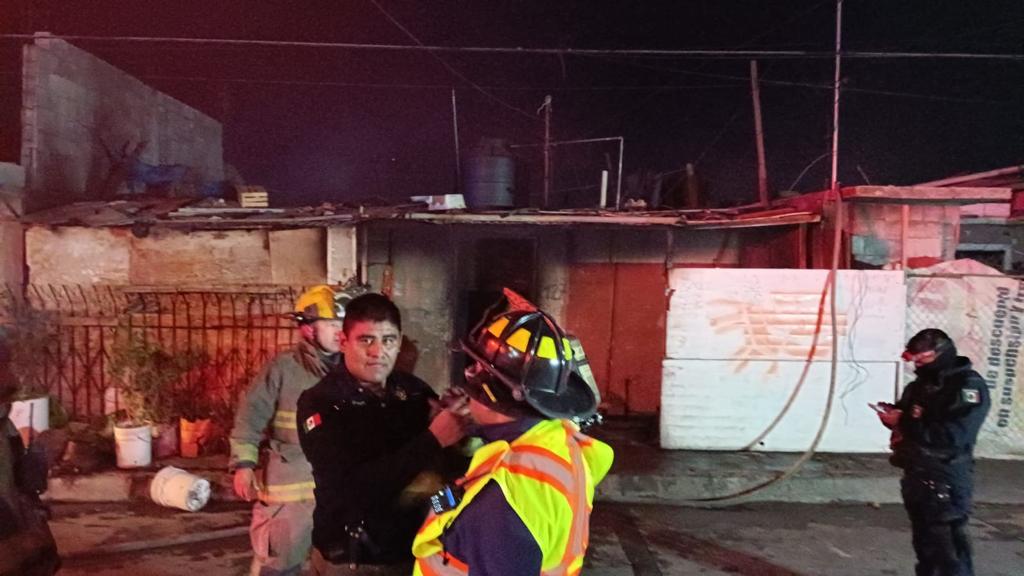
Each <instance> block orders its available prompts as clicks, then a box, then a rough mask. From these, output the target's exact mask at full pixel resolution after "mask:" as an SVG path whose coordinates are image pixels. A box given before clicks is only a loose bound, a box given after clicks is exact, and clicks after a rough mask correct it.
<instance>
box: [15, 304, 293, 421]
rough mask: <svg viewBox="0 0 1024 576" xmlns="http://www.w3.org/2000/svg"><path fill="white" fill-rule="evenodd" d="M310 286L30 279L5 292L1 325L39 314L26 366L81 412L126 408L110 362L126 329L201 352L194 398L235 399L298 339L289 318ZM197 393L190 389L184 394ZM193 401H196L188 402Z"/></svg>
mask: <svg viewBox="0 0 1024 576" xmlns="http://www.w3.org/2000/svg"><path fill="white" fill-rule="evenodd" d="M301 290H302V288H301V287H291V286H267V287H246V288H244V289H237V290H214V289H173V288H161V287H138V286H98V285H97V286H83V285H29V286H27V287H24V288H22V287H13V286H4V287H3V290H0V327H4V326H6V327H7V328H8V329H10V328H12V327H15V326H16V324H17V323H18V322H24V321H26V319H27V318H30V319H31V320H30V321H31V322H33V325H32V326H31V327H30V329H31V330H33V331H43V335H44V338H42V339H40V338H38V336H39V334H38V333H37V334H36V336H37V338H36V339H35V340H34V341H37V342H38V341H42V344H41V346H40V348H41V349H39V350H38V357H37V362H38V365H37V368H38V369H36V370H32V371H31V374H22V375H21V376H22V377H23V378H27V379H29V380H30V381H29V382H26V384H28V385H29V386H31V387H33V388H36V389H40V390H47V391H49V393H50V394H51V395H52V396H53V397H54V398H57V399H58V400H59V401H60V402H61V404H62V405H63V406H64V408H65V410H67V412H68V413H69V415H70V416H71V417H72V418H79V419H80V418H88V417H92V416H97V415H102V414H104V413H108V412H110V411H112V410H116V409H117V408H118V404H119V398H118V393H117V388H116V386H113V385H114V384H115V383H114V382H112V377H111V375H110V373H109V364H110V361H111V357H112V354H113V353H114V347H115V346H116V345H117V344H116V341H117V337H118V336H119V335H127V336H130V337H131V338H133V339H138V340H141V341H142V342H146V343H153V344H157V345H159V346H160V348H161V349H163V350H165V351H166V352H168V353H170V354H172V355H173V354H177V353H184V352H186V351H193V352H199V353H201V355H202V357H203V358H204V362H203V363H202V365H201V366H200V367H198V368H197V369H194V370H191V371H190V372H189V373H188V374H187V375H186V376H185V377H184V379H183V381H182V382H180V383H179V384H178V386H180V387H184V389H185V390H186V391H187V392H189V393H190V394H191V398H192V402H194V403H198V402H200V401H201V400H202V399H203V398H209V397H210V396H218V397H220V398H223V399H224V400H225V401H227V402H228V403H230V404H233V403H234V400H235V399H236V397H237V394H238V392H239V391H240V390H241V389H242V388H243V387H244V386H245V385H247V383H248V382H249V380H250V379H251V378H252V376H253V375H254V374H255V373H256V371H258V370H259V369H260V367H261V366H262V365H263V364H264V363H266V361H267V360H268V359H269V358H270V357H272V356H273V355H274V354H275V353H276V352H278V351H279V350H280V349H282V348H284V347H287V346H289V345H291V344H292V343H294V338H295V330H294V329H293V325H292V324H291V323H290V322H289V321H288V320H287V319H286V318H285V317H284V316H283V314H284V313H286V312H287V311H289V310H290V308H291V305H292V303H293V302H294V301H295V298H296V296H297V295H298V294H299V293H301ZM183 396H184V397H186V398H187V397H189V394H185V395H183ZM184 408H187V407H184Z"/></svg>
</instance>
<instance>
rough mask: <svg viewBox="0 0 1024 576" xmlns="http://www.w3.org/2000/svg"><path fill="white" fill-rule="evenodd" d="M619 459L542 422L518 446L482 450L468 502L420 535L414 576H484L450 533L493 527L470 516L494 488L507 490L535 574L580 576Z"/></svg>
mask: <svg viewBox="0 0 1024 576" xmlns="http://www.w3.org/2000/svg"><path fill="white" fill-rule="evenodd" d="M612 459H613V453H612V449H611V447H609V446H608V445H607V444H604V443H603V442H600V441H597V440H594V439H592V438H590V437H588V436H585V435H583V434H582V433H580V432H579V429H578V428H577V427H576V426H575V425H574V424H572V423H571V422H569V421H568V420H542V421H540V422H539V423H537V424H536V425H534V426H533V427H531V428H530V429H529V430H527V431H526V432H524V433H523V434H521V435H519V437H518V438H515V439H514V440H513V441H512V442H511V443H510V442H507V441H505V440H498V441H494V442H491V443H490V444H487V445H485V446H483V447H482V448H480V449H479V450H477V452H476V454H475V455H474V456H473V461H472V463H470V466H469V471H468V472H467V473H466V475H465V476H464V477H463V478H462V479H460V481H459V485H460V486H461V488H462V489H464V490H465V493H464V494H463V495H462V499H461V502H458V503H457V504H456V505H455V506H454V508H452V509H450V510H445V511H442V512H440V513H436V512H435V513H432V514H431V515H430V516H429V517H428V518H427V521H426V522H425V523H424V524H423V526H422V527H421V528H420V531H419V533H418V534H417V535H416V539H415V541H414V542H413V548H412V551H413V555H414V556H415V557H416V565H415V570H414V574H415V575H417V576H447V575H465V574H469V573H471V572H474V571H475V572H477V573H483V572H482V571H481V568H480V567H478V566H477V567H474V565H473V564H472V562H473V561H474V560H473V557H472V556H473V555H472V554H466V553H464V551H463V550H460V547H459V545H458V544H457V543H455V542H450V541H449V540H448V538H447V536H448V531H449V530H453V531H457V530H459V529H462V530H469V531H470V532H472V531H474V526H465V525H462V526H460V524H459V523H460V521H468V520H470V519H472V518H476V519H479V520H482V521H488V520H487V519H488V517H489V516H490V515H487V514H485V515H475V516H474V515H471V511H472V510H473V506H474V503H477V502H480V503H482V502H483V499H484V498H486V496H485V495H486V494H495V492H494V491H493V489H492V490H485V487H487V486H488V485H489V484H490V483H491V482H492V481H493V482H494V484H496V485H497V486H498V487H500V489H501V491H500V492H501V494H503V496H504V499H505V500H506V502H507V504H508V507H509V508H511V509H512V511H514V513H515V516H517V517H518V521H519V522H521V523H522V525H524V526H525V528H526V529H527V530H528V532H529V534H530V535H531V536H532V539H533V540H534V542H535V546H536V549H539V562H537V563H536V564H535V565H534V566H532V567H530V572H529V573H530V574H542V575H545V576H547V575H551V576H555V575H559V576H562V575H567V576H568V575H575V574H578V573H579V571H580V569H581V568H582V566H583V557H584V554H585V553H586V548H587V543H588V540H589V530H590V511H591V508H592V505H593V500H594V488H595V487H596V486H597V484H598V483H599V482H600V481H601V480H602V479H603V478H604V476H605V474H607V472H608V469H609V468H610V467H611V464H612ZM478 497H480V498H479V499H478ZM513 520H515V518H513ZM510 528H512V529H511V530H509V531H508V534H514V533H515V532H516V531H517V530H516V528H517V526H516V525H515V524H510ZM509 540H512V539H511V538H510V539H509ZM472 541H473V539H472V538H466V539H463V540H461V542H463V543H467V542H470V543H471V542H472ZM486 552H487V551H485V553H486ZM529 552H530V551H529V549H526V553H527V554H529ZM490 553H491V554H494V555H497V556H502V557H509V556H514V555H515V553H514V552H510V551H505V550H492V551H490ZM478 556H479V554H478ZM492 571H493V570H488V571H487V572H486V573H487V574H491V572H492ZM500 573H501V574H513V573H515V574H527V572H525V571H524V568H523V567H522V566H517V567H515V568H508V569H501V572H500Z"/></svg>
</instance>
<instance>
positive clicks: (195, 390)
mask: <svg viewBox="0 0 1024 576" xmlns="http://www.w3.org/2000/svg"><path fill="white" fill-rule="evenodd" d="M207 376H208V375H207V374H206V371H205V370H202V371H200V374H199V378H200V379H199V380H198V381H197V384H198V385H197V386H193V387H191V388H182V389H181V392H179V393H178V394H176V396H177V398H178V400H177V401H176V402H175V404H176V405H177V410H178V414H180V415H181V418H180V421H179V432H180V434H181V443H180V447H181V455H182V457H184V458H198V457H199V456H200V455H201V454H205V453H207V452H209V451H210V449H211V448H212V447H213V442H214V440H215V439H216V436H217V434H218V428H219V423H220V422H221V417H222V415H223V414H225V413H226V412H230V411H231V405H230V403H229V402H228V401H227V400H226V399H225V398H224V397H223V394H221V393H218V392H217V391H213V390H209V389H207V387H206V386H205V385H204V384H205V383H206V382H207V381H208V380H207Z"/></svg>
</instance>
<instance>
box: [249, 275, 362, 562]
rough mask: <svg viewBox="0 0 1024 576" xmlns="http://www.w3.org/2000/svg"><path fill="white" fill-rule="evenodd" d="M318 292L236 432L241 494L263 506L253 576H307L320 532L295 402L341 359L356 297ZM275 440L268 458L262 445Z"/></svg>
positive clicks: (262, 377) (309, 297) (256, 519)
mask: <svg viewBox="0 0 1024 576" xmlns="http://www.w3.org/2000/svg"><path fill="white" fill-rule="evenodd" d="M356 291H357V290H352V291H347V292H336V291H335V290H333V289H332V288H331V287H329V286H323V285H321V286H315V287H313V288H310V289H309V290H307V291H306V292H305V293H303V294H302V295H301V296H299V298H298V300H297V301H296V303H295V310H294V312H292V313H291V314H290V315H289V316H290V317H291V318H292V319H293V320H295V322H296V324H297V327H298V331H299V335H300V338H299V342H298V344H296V345H295V346H294V347H293V348H292V349H289V350H286V351H284V352H281V353H280V354H278V355H277V356H276V357H274V358H273V359H272V360H271V361H270V362H269V363H268V364H267V365H266V366H265V367H264V368H263V370H262V371H261V372H260V373H259V374H258V375H257V376H256V377H255V378H254V379H253V381H252V383H251V384H250V386H249V388H248V389H247V390H246V391H245V392H244V394H243V395H242V397H241V399H240V403H239V406H238V411H237V413H236V415H235V424H234V427H233V429H232V430H231V467H232V469H233V470H234V490H235V493H236V494H237V495H238V496H239V497H240V498H243V499H245V500H247V501H255V504H254V506H253V517H252V525H251V527H250V530H249V533H250V538H251V540H252V547H253V563H252V570H251V572H252V574H254V575H257V574H258V575H280V574H285V575H292V574H299V573H300V571H301V569H302V564H303V562H305V560H306V559H307V557H308V556H309V551H310V545H311V538H312V530H313V508H314V500H313V476H312V471H311V468H310V465H309V462H307V461H306V457H305V456H304V455H303V453H302V448H301V447H300V446H299V437H298V432H297V429H296V423H295V403H296V401H297V400H298V398H299V395H300V394H302V392H303V391H304V390H307V389H309V388H312V387H313V385H315V384H316V383H317V382H319V381H320V379H321V378H323V377H324V376H325V375H326V374H327V372H328V371H329V370H331V369H332V368H333V367H334V366H336V365H337V364H338V362H339V360H340V357H341V354H340V352H339V349H340V348H339V346H340V344H339V339H338V334H339V332H341V325H342V319H343V317H344V304H345V302H346V301H347V300H348V299H350V298H351V297H352V292H356ZM265 434H266V436H267V437H268V442H267V446H266V449H265V450H264V453H263V459H262V462H263V463H265V464H264V465H263V470H262V472H263V473H262V475H261V474H258V473H257V471H256V468H257V466H259V465H260V464H261V458H260V443H261V440H262V439H263V438H264V435H265Z"/></svg>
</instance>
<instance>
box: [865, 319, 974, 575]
mask: <svg viewBox="0 0 1024 576" xmlns="http://www.w3.org/2000/svg"><path fill="white" fill-rule="evenodd" d="M903 359H904V360H905V361H907V362H913V363H914V368H915V373H916V374H917V378H916V379H915V380H914V381H913V382H911V383H910V384H908V385H907V387H906V388H905V389H904V391H903V395H902V396H901V397H900V399H899V401H898V402H897V403H896V404H895V405H891V404H884V403H880V404H879V406H880V408H879V414H878V416H879V418H880V419H881V421H882V423H883V424H884V425H885V426H887V427H888V428H890V429H891V430H892V431H893V442H892V449H893V454H892V457H891V462H892V463H893V465H895V466H898V467H900V468H902V469H903V479H902V481H901V483H900V487H901V491H902V494H903V505H904V507H905V508H906V510H907V514H908V516H909V517H910V523H911V527H912V531H913V545H914V552H915V553H916V555H917V565H916V567H915V569H916V573H917V575H918V576H973V574H974V568H973V566H972V557H971V544H970V540H969V538H968V535H967V521H968V517H969V515H970V512H971V497H972V493H973V490H974V445H975V442H976V441H977V438H978V431H979V430H980V429H981V426H982V423H983V422H984V421H985V416H986V415H987V414H988V410H989V406H990V404H991V401H990V399H989V392H988V386H987V385H986V383H985V380H984V378H982V377H981V375H980V374H978V373H977V372H975V371H974V370H973V369H971V362H970V360H969V359H967V358H966V357H964V356H958V355H957V351H956V346H955V345H954V344H953V340H952V339H951V338H950V337H949V336H948V335H947V334H946V333H945V332H943V331H942V330H937V329H935V328H929V329H926V330H922V331H920V332H918V333H917V334H915V335H914V337H913V338H911V339H910V341H909V342H907V347H906V350H905V351H904V353H903Z"/></svg>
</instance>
